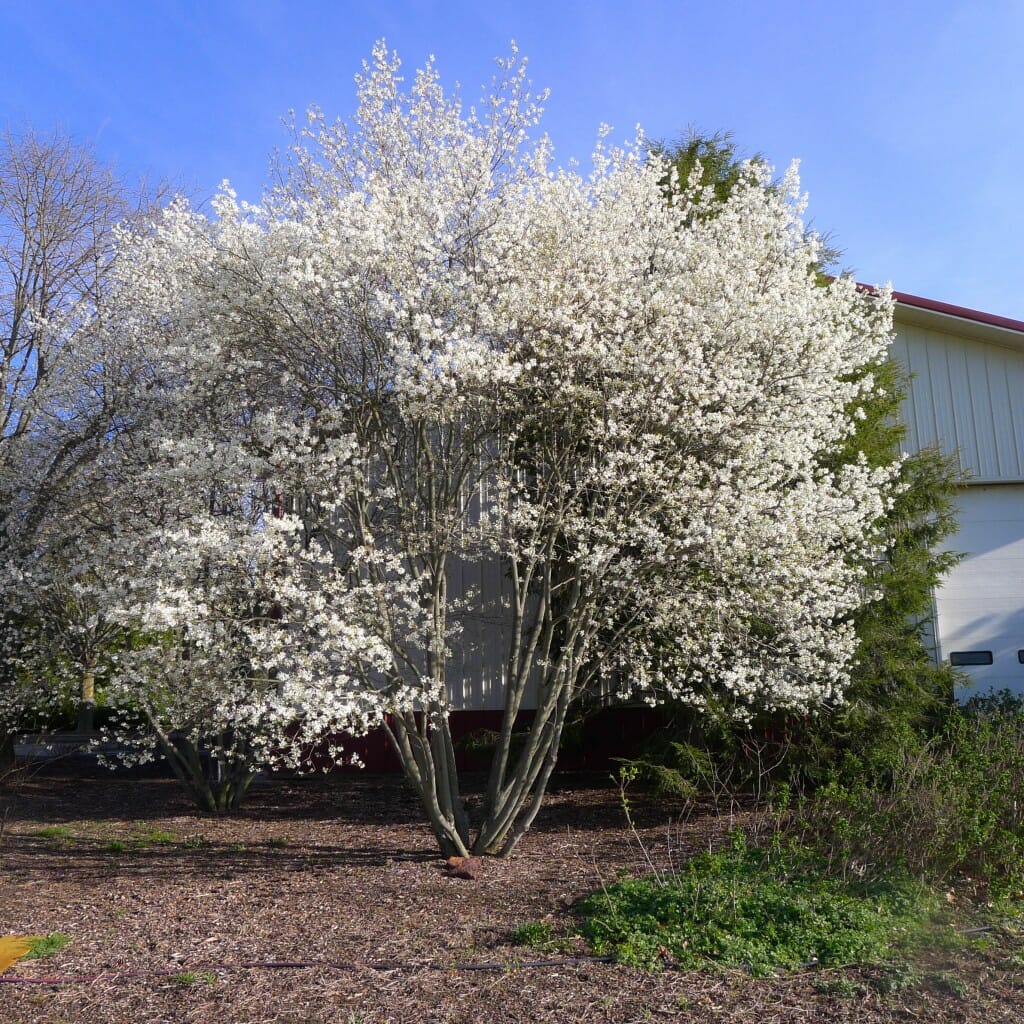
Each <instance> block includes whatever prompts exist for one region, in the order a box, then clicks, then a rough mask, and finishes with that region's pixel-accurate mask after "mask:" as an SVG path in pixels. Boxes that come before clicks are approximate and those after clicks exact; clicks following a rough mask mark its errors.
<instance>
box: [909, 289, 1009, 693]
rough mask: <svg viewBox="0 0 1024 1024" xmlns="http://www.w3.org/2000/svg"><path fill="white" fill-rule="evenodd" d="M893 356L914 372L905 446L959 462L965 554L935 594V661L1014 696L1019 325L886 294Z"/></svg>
mask: <svg viewBox="0 0 1024 1024" xmlns="http://www.w3.org/2000/svg"><path fill="white" fill-rule="evenodd" d="M896 300H897V305H896V340H895V343H894V345H893V354H894V355H895V356H896V358H897V359H898V360H899V361H900V362H902V363H903V364H904V366H905V367H907V369H909V370H910V372H911V374H912V375H913V377H912V380H911V385H910V394H909V395H908V398H907V401H906V403H905V405H904V409H903V417H904V419H905V422H906V425H907V439H906V446H907V450H908V451H912V450H915V449H917V448H919V447H924V446H927V445H938V446H940V447H941V448H942V449H943V450H944V451H945V452H947V453H949V454H953V455H955V456H956V457H957V459H958V460H959V467H960V472H961V474H962V477H963V483H964V487H963V490H962V491H961V493H960V498H959V506H960V529H959V533H958V534H957V535H956V536H955V537H953V538H952V540H951V541H950V547H951V548H952V549H953V550H955V551H959V552H963V553H965V555H966V557H965V558H964V560H963V561H962V562H961V563H960V564H959V565H958V566H956V567H955V568H954V569H953V570H952V572H951V573H950V574H949V576H948V577H947V579H946V580H945V582H944V583H943V584H942V586H941V587H940V588H939V589H938V591H937V593H936V595H935V611H936V615H935V646H936V652H937V655H938V657H939V658H941V659H942V660H944V661H947V662H952V663H953V664H955V665H959V666H961V667H963V669H964V670H965V671H966V672H967V673H968V675H969V676H971V677H972V681H973V683H974V684H975V687H972V692H981V691H985V690H988V689H992V688H995V689H1002V688H1003V687H1006V688H1009V689H1010V690H1013V691H1015V692H1018V693H1022V694H1024V322H1021V321H1018V320H1008V319H1006V318H1005V317H998V316H992V315H990V314H987V313H980V312H978V311H976V310H971V309H963V308H961V307H958V306H952V305H949V304H947V303H943V302H935V301H932V300H930V299H922V298H920V297H918V296H915V295H906V294H903V293H900V292H897V293H896Z"/></svg>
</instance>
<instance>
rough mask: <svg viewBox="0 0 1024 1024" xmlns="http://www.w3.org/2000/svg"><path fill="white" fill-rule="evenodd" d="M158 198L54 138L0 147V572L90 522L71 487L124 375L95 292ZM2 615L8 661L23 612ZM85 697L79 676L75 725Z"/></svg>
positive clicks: (13, 137) (86, 683) (87, 704)
mask: <svg viewBox="0 0 1024 1024" xmlns="http://www.w3.org/2000/svg"><path fill="white" fill-rule="evenodd" d="M159 194H160V190H155V191H154V190H150V189H147V188H145V187H140V188H137V189H134V188H130V187H129V186H127V185H126V184H125V183H124V181H123V180H122V179H121V178H119V177H118V175H117V173H116V172H115V170H114V168H113V167H112V166H111V165H109V164H107V163H104V162H103V161H101V160H100V159H99V158H98V157H97V156H96V154H95V153H94V151H93V150H92V149H91V148H90V147H89V146H87V145H84V144H82V143H79V142H78V141H76V140H75V139H73V138H72V137H71V136H70V135H68V134H67V133H65V132H64V131H62V130H59V129H57V130H54V131H52V132H48V133H40V132H37V131H36V130H35V129H33V128H31V127H27V126H26V127H24V128H22V129H20V130H17V131H15V130H12V129H10V128H8V129H7V131H5V132H4V133H3V135H2V136H0V570H2V569H3V567H4V566H7V567H8V569H9V568H10V567H11V566H12V565H17V564H18V563H19V562H20V563H21V564H22V565H25V564H26V561H25V560H26V558H27V557H28V556H29V555H31V556H32V558H36V556H37V555H38V552H39V549H40V545H48V546H49V547H51V548H52V547H54V546H55V545H56V546H65V547H67V546H71V547H72V548H73V547H74V546H75V545H76V544H77V543H78V542H79V541H80V540H81V534H82V532H83V531H86V530H88V529H89V528H90V522H91V521H92V522H94V521H95V518H96V515H95V513H96V509H97V504H96V502H95V501H94V502H90V501H88V500H84V499H83V495H82V493H81V492H80V490H79V488H78V486H77V485H78V484H79V483H80V482H81V480H82V478H83V472H84V470H85V468H86V467H87V466H89V465H90V464H93V463H94V462H95V461H96V459H97V457H98V456H99V454H100V453H101V452H102V451H103V449H104V446H105V444H106V442H107V440H108V439H109V437H110V435H111V432H112V431H113V430H116V429H117V425H118V422H119V414H120V410H119V409H118V402H117V394H118V385H119V383H120V382H123V379H124V375H125V363H124V361H123V359H122V358H121V355H118V356H117V358H115V354H114V353H112V352H111V351H110V350H109V347H108V346H107V345H106V344H105V342H104V341H103V338H104V336H105V332H103V331H101V330H99V329H98V328H99V327H100V326H101V325H102V320H103V298H102V292H103V282H104V280H105V279H106V277H107V275H108V273H109V271H110V268H111V265H112V260H113V259H114V251H115V247H114V245H113V241H114V229H115V227H116V226H117V225H118V224H120V223H123V222H126V221H130V220H132V219H134V218H137V217H139V216H140V215H141V214H142V213H143V211H144V210H146V209H147V208H149V207H151V206H152V205H153V203H154V202H155V199H156V198H157V196H158V195H159ZM69 515H71V516H72V518H73V519H74V520H75V521H74V523H73V524H72V523H71V522H70V521H69V520H68V519H67V517H68V516H69ZM58 519H60V520H61V521H62V522H63V525H62V526H61V527H60V528H59V529H57V528H55V523H56V521H57V520H58ZM3 604H4V605H5V606H6V607H0V623H2V624H3V627H4V630H5V633H6V634H7V643H6V647H7V648H8V653H10V651H9V648H10V647H11V646H12V644H14V643H15V642H16V641H14V640H13V639H12V637H13V635H14V634H15V633H16V630H15V628H14V626H15V622H16V620H17V618H18V617H19V616H23V615H24V611H23V610H22V611H20V612H16V611H15V610H14V608H13V606H12V602H10V601H4V602H3ZM4 646H5V645H3V644H0V655H2V654H3V648H4ZM6 682H7V686H8V688H9V687H10V685H11V683H10V680H9V679H8V680H7V681H6ZM92 685H93V671H92V668H91V667H88V666H83V668H82V683H81V699H82V702H83V706H84V709H85V711H86V714H85V715H84V716H83V717H82V718H81V719H80V723H81V724H85V725H89V724H90V722H91V714H90V713H89V712H90V711H91V706H92V702H93V692H92Z"/></svg>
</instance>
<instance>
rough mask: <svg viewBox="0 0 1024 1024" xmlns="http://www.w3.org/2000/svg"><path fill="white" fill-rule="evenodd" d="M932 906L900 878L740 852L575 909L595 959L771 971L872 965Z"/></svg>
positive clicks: (617, 887)
mask: <svg viewBox="0 0 1024 1024" xmlns="http://www.w3.org/2000/svg"><path fill="white" fill-rule="evenodd" d="M936 908H937V900H936V899H935V897H934V896H933V895H932V894H931V893H930V892H929V891H928V890H927V889H925V887H924V886H922V885H921V884H919V883H918V882H916V881H914V880H912V879H910V878H909V877H906V876H894V877H889V878H885V879H878V880H873V881H868V882H858V881H852V882H851V881H844V880H841V879H836V878H832V877H829V876H827V875H825V874H824V873H823V872H822V871H821V868H820V865H817V864H815V863H814V862H811V861H804V860H801V859H800V858H799V857H798V856H796V855H794V854H792V853H790V854H789V855H782V854H780V852H779V851H774V852H773V853H772V855H771V856H769V855H768V854H766V853H765V852H764V851H761V850H757V849H754V848H749V847H748V846H747V845H746V840H745V839H744V837H743V835H742V833H741V832H739V831H734V832H733V834H732V844H731V846H730V848H729V849H727V850H725V851H723V852H720V853H704V854H700V855H699V856H697V857H695V858H694V859H693V860H691V861H690V862H689V863H688V864H686V865H684V866H683V867H682V869H680V870H679V871H677V872H675V873H674V874H673V875H671V876H668V877H666V878H665V879H663V881H662V883H659V882H658V881H657V880H656V879H653V878H641V879H628V880H624V881H619V882H615V883H613V884H612V885H609V886H608V887H606V888H605V889H604V890H603V891H602V892H600V893H595V894H593V895H591V896H589V897H587V899H585V900H584V901H582V903H580V904H579V912H580V914H581V915H582V917H583V923H582V929H581V930H582V934H583V935H584V937H585V938H586V939H587V940H588V941H589V943H590V945H591V947H592V948H593V950H594V952H595V953H598V954H613V955H615V956H617V957H618V958H619V959H620V960H622V961H623V962H625V963H629V964H633V965H635V966H644V967H656V966H658V965H659V964H662V963H664V962H665V961H666V960H668V961H673V962H675V963H678V964H680V965H681V966H684V967H701V966H708V965H718V966H723V967H745V968H746V969H747V970H749V971H750V972H751V973H752V974H755V975H762V976H763V975H767V974H770V973H772V972H773V971H774V970H775V969H776V968H794V967H800V966H803V965H806V964H821V965H823V966H827V965H830V964H831V965H836V964H848V963H875V962H879V961H881V960H883V959H884V958H885V957H886V956H888V955H890V953H891V951H892V949H893V948H894V947H898V946H901V945H905V944H908V943H912V942H919V941H921V939H922V938H923V936H924V933H925V930H926V929H927V927H928V923H929V921H930V918H931V916H932V915H933V914H934V912H935V910H936Z"/></svg>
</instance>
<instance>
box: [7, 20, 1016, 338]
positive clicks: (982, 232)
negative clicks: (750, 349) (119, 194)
mask: <svg viewBox="0 0 1024 1024" xmlns="http://www.w3.org/2000/svg"><path fill="white" fill-rule="evenodd" d="M0 36H2V38H3V40H4V66H3V70H2V71H0V120H2V121H3V122H5V123H7V124H10V125H12V126H14V127H17V126H18V125H19V124H22V123H24V122H26V121H27V122H30V123H31V124H33V125H34V126H35V127H37V128H40V129H45V128H49V127H51V126H53V125H54V124H55V123H58V122H59V123H60V124H61V125H62V126H63V127H64V128H65V129H67V130H69V131H71V132H72V133H74V134H75V135H76V136H78V137H79V138H82V139H85V140H88V141H90V142H91V143H92V144H93V145H94V146H95V148H96V149H97V151H98V153H99V154H100V156H101V157H103V158H105V159H107V160H110V161H114V162H116V164H117V166H118V168H119V169H120V171H121V172H122V173H123V174H125V175H128V176H132V177H134V176H136V175H138V174H142V173H148V174H151V175H155V176H158V177H170V178H174V179H177V180H180V181H183V182H185V183H187V184H188V185H189V187H190V188H191V189H192V190H193V192H194V194H195V195H197V196H199V197H204V196H209V195H210V194H211V193H212V191H213V190H214V188H215V187H216V185H217V183H218V182H219V181H220V180H221V179H222V178H229V179H230V180H231V181H232V183H233V184H234V186H235V187H236V189H237V190H238V192H239V194H240V195H241V196H242V197H243V198H249V199H253V200H256V199H258V198H259V194H260V191H261V188H262V183H263V182H264V180H265V178H266V169H267V166H268V156H269V153H270V151H271V150H272V149H273V147H274V146H277V145H280V144H282V143H283V142H284V141H285V136H284V133H283V131H282V129H281V117H282V115H284V114H285V113H286V112H287V111H288V110H289V109H295V110H298V111H301V110H304V109H305V108H306V107H307V106H308V105H309V104H310V103H317V104H319V105H320V106H321V107H322V108H323V110H324V111H325V113H327V114H328V115H330V116H347V115H349V114H350V113H351V112H352V109H353V107H354V97H355V90H354V86H353V82H352V78H353V75H354V74H355V73H356V72H357V71H358V70H359V66H360V62H361V61H362V60H363V59H364V58H366V57H368V56H369V53H370V49H371V47H372V45H373V42H374V40H376V39H379V38H382V37H383V38H386V39H387V42H388V44H389V46H391V47H392V48H394V49H397V50H398V52H399V54H400V56H401V57H402V59H403V61H404V62H405V65H406V69H407V70H408V71H410V72H411V71H412V70H413V69H414V68H416V67H418V66H419V65H420V64H421V63H422V62H423V61H424V59H425V58H426V56H427V55H428V54H430V53H433V54H435V55H436V57H437V62H438V67H439V69H440V71H441V74H442V76H443V78H444V80H445V82H446V83H448V84H452V83H454V82H456V81H458V82H460V83H461V84H462V87H463V92H464V94H465V96H466V98H467V100H473V99H475V98H476V96H477V95H478V92H479V86H480V84H481V83H483V82H486V81H488V80H489V79H490V76H491V73H492V68H493V65H492V58H493V57H494V56H496V55H499V54H505V53H507V52H508V44H509V41H510V40H511V39H515V40H516V42H517V43H518V45H519V49H520V52H521V53H522V54H524V55H526V56H527V57H528V58H529V60H530V69H531V78H532V79H533V81H534V83H535V85H536V86H537V87H538V89H539V88H545V87H546V88H549V89H550V90H551V96H550V99H549V101H548V104H547V111H548V112H547V115H546V116H545V119H544V127H545V129H546V130H547V132H548V134H549V135H550V136H551V138H552V140H553V141H554V144H555V148H556V155H557V157H558V160H559V162H562V163H564V162H567V161H568V160H569V159H570V158H573V157H575V158H577V159H579V160H581V161H584V162H585V161H586V160H587V159H588V156H589V153H590V151H591V148H592V144H593V141H594V139H595V137H596V133H597V129H598V126H599V124H600V123H601V122H606V123H609V124H611V125H613V126H614V129H615V130H614V133H613V138H614V139H615V140H619V141H621V140H625V139H627V138H630V137H632V135H633V130H634V127H635V126H636V125H637V124H638V123H639V124H641V125H643V127H644V130H645V131H646V133H647V134H648V135H649V136H651V137H654V138H673V137H675V136H678V135H679V134H681V133H683V132H685V130H686V129H687V127H688V126H691V125H692V126H695V127H697V128H699V129H702V130H705V131H709V132H710V131H718V130H728V131H731V132H732V133H733V135H734V138H735V140H736V141H737V143H738V144H739V145H740V146H741V148H743V149H744V150H746V151H747V152H755V151H756V152H760V153H762V154H764V155H765V156H767V157H768V158H769V159H770V160H771V162H772V163H774V164H775V165H776V166H777V167H779V168H780V169H781V168H782V167H784V166H785V165H786V164H787V163H788V162H789V161H790V160H791V159H792V158H794V157H797V158H799V159H800V160H801V172H802V177H803V182H804V187H805V188H806V189H807V190H808V191H809V193H810V207H809V215H810V216H811V218H812V219H813V221H814V225H815V226H816V227H817V228H819V229H820V230H828V231H831V232H832V233H833V235H834V240H835V242H836V244H837V245H838V246H839V247H840V248H841V249H842V250H843V251H844V256H843V260H842V264H843V265H844V266H846V267H849V268H851V269H853V270H854V271H855V272H856V274H857V277H858V278H859V279H860V280H862V281H867V282H871V283H880V282H885V281H889V280H891V281H892V282H893V284H894V286H895V287H896V288H897V289H899V290H902V291H907V292H912V293H915V294H919V295H924V296H926V297H928V298H934V299H940V300H943V301H946V302H953V303H957V304H959V305H964V306H970V307H974V308H976V309H981V310H984V311H987V312H991V313H997V314H1001V315H1003V316H1011V317H1016V318H1019V319H1024V280H1022V278H1024V174H1022V168H1024V75H1022V74H1021V60H1022V56H1021V55H1022V54H1024V0H991V2H989V0H973V2H964V3H954V2H949V0H933V2H900V0H890V2H888V3H882V2H875V0H862V2H860V3H858V4H855V5H838V4H820V3H810V2H805V3H795V2H771V3H764V2H761V3H748V2H745V0H741V2H729V0H720V2H718V3H711V2H707V0H701V2H697V0H677V2H669V0H651V2H645V0H631V2H611V0H591V2H575V0H547V2H535V0H523V2H519V3H514V4H503V3H496V2H490V3H489V2H486V0H485V2H476V3H467V2H463V0H441V2H435V0H393V2H389V0H379V2H377V3H365V2H364V3H349V2H346V0H336V2H333V3H332V2H327V0H292V2H285V0H250V2H246V0H208V2H205V3H203V2H190V0H132V2H123V0H122V2H116V0H107V2H104V0H92V2H90V0H81V2H72V0H65V2H56V0H36V2H35V3H33V4H31V5H30V4H28V3H26V2H24V0H0Z"/></svg>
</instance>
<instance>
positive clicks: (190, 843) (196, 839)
mask: <svg viewBox="0 0 1024 1024" xmlns="http://www.w3.org/2000/svg"><path fill="white" fill-rule="evenodd" d="M181 845H182V846H184V847H186V848H187V849H189V850H200V849H202V848H203V847H204V846H209V845H210V841H209V839H207V838H206V836H204V835H203V834H202V832H197V833H196V834H195V835H191V836H185V838H184V839H182V841H181Z"/></svg>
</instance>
